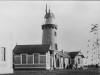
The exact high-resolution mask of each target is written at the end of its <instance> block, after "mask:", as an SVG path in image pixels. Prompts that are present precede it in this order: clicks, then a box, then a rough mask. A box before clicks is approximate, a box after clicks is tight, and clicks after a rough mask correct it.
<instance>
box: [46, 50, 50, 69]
mask: <svg viewBox="0 0 100 75" xmlns="http://www.w3.org/2000/svg"><path fill="white" fill-rule="evenodd" d="M46 69H47V70H49V69H50V52H49V51H48V52H47V53H46Z"/></svg>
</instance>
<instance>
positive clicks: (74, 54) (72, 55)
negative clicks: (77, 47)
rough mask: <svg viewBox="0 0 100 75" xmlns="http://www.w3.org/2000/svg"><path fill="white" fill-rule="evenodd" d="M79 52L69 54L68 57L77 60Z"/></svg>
mask: <svg viewBox="0 0 100 75" xmlns="http://www.w3.org/2000/svg"><path fill="white" fill-rule="evenodd" d="M78 53H79V51H77V52H68V55H69V56H70V57H71V58H75V56H76V55H78Z"/></svg>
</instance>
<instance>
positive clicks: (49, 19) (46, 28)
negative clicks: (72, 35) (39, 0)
mask: <svg viewBox="0 0 100 75" xmlns="http://www.w3.org/2000/svg"><path fill="white" fill-rule="evenodd" d="M54 19H55V16H54V14H53V13H51V11H50V9H49V11H48V9H47V5H46V14H45V16H44V20H45V23H44V24H43V25H42V30H43V35H42V44H48V45H50V46H51V49H52V50H58V48H57V25H55V24H54Z"/></svg>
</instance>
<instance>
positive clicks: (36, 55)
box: [34, 53, 39, 64]
mask: <svg viewBox="0 0 100 75" xmlns="http://www.w3.org/2000/svg"><path fill="white" fill-rule="evenodd" d="M38 63H39V54H37V53H35V54H34V64H38Z"/></svg>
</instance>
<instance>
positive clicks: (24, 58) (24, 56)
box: [22, 54, 26, 64]
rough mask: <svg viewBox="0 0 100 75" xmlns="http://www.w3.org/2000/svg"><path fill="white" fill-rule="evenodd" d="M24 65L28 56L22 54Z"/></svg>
mask: <svg viewBox="0 0 100 75" xmlns="http://www.w3.org/2000/svg"><path fill="white" fill-rule="evenodd" d="M22 64H26V54H22Z"/></svg>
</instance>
